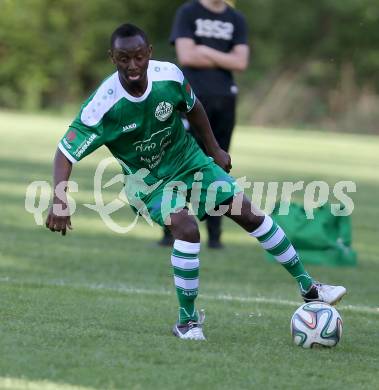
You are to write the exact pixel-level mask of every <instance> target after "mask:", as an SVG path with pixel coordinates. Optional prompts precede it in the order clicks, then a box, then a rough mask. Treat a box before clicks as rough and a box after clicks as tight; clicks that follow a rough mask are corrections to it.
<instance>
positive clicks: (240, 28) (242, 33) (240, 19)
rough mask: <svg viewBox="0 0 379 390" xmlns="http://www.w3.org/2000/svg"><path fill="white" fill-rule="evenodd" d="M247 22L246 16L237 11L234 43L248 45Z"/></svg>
mask: <svg viewBox="0 0 379 390" xmlns="http://www.w3.org/2000/svg"><path fill="white" fill-rule="evenodd" d="M247 44H248V39H247V24H246V21H245V18H244V16H243V15H242V14H241V13H240V12H236V22H235V28H234V34H233V45H234V46H235V45H247Z"/></svg>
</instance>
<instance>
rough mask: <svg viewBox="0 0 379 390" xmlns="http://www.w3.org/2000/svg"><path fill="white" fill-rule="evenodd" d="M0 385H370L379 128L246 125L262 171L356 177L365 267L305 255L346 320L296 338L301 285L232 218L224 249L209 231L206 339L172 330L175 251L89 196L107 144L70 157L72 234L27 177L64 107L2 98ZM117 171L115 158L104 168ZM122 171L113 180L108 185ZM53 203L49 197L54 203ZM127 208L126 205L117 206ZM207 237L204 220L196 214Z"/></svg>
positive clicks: (40, 165)
mask: <svg viewBox="0 0 379 390" xmlns="http://www.w3.org/2000/svg"><path fill="white" fill-rule="evenodd" d="M0 121H1V122H0V123H1V127H0V136H1V146H0V150H1V153H0V179H1V180H0V205H1V206H0V215H1V224H0V267H1V268H0V357H1V359H0V389H38V390H45V389H74V388H75V389H79V388H82V389H83V388H84V389H153V388H154V389H178V388H205V389H216V388H217V389H231V388H233V389H251V388H257V389H263V388H264V389H276V388H277V389H303V388H304V387H305V388H307V389H329V388H341V389H342V388H343V389H358V388H359V389H373V388H378V385H379V379H378V374H377V368H378V366H379V358H378V356H379V355H378V350H379V341H378V340H379V333H378V320H379V310H378V309H376V308H377V307H378V288H377V284H378V283H377V275H379V256H378V254H379V249H378V243H377V239H378V233H379V229H378V223H377V221H378V219H379V211H378V207H377V199H378V195H379V183H378V170H379V163H378V159H377V151H378V150H379V138H377V137H372V136H371V137H369V136H358V135H344V134H334V133H322V132H310V131H307V132H297V131H291V130H283V131H278V130H269V129H259V128H255V129H254V128H239V129H238V130H237V131H236V133H235V138H234V140H233V149H232V157H233V166H234V169H233V174H234V175H235V176H237V177H239V176H244V175H246V176H247V178H248V179H250V180H251V181H252V180H256V181H266V182H267V181H275V180H280V181H298V180H304V181H305V182H310V181H312V180H325V181H327V182H328V183H330V184H334V183H335V182H337V181H339V180H353V181H355V182H356V183H357V193H355V194H353V196H352V197H353V200H354V203H355V210H354V213H353V216H352V218H353V234H354V247H355V248H356V249H357V251H358V254H359V263H358V266H357V267H355V268H332V267H317V266H312V267H308V268H309V270H310V272H311V273H312V274H313V275H314V276H315V277H316V278H317V279H319V280H322V281H325V282H338V283H341V284H344V285H346V286H347V288H348V290H349V295H348V296H347V297H346V299H345V301H344V303H343V305H341V306H340V309H339V310H340V313H341V315H342V317H343V319H344V335H343V338H342V341H341V343H340V345H338V347H337V348H335V349H332V350H302V349H301V348H298V347H295V346H294V345H293V344H292V342H291V338H290V335H289V319H290V317H291V315H292V313H293V311H294V310H295V308H296V306H297V305H299V304H300V303H301V302H300V300H299V296H298V293H297V289H296V286H295V284H294V282H293V281H292V280H291V278H290V277H289V276H288V274H287V273H286V272H285V271H284V270H283V269H282V268H281V267H280V266H278V265H276V264H271V263H269V262H267V261H266V260H265V258H264V253H263V251H262V250H261V249H260V248H259V247H258V245H257V244H256V243H255V242H254V241H253V240H251V239H249V238H248V237H246V234H245V233H244V232H242V231H241V230H240V229H239V228H238V227H237V226H234V225H233V224H232V223H231V222H230V221H226V223H225V243H226V249H225V250H224V251H221V252H211V251H209V250H208V249H207V248H206V247H205V246H204V248H203V250H202V254H201V261H202V268H201V294H200V296H199V299H198V306H199V307H204V308H205V309H206V313H207V321H206V326H205V332H206V335H207V337H208V341H207V342H205V343H196V342H181V341H179V340H177V339H175V338H174V337H172V336H171V334H170V328H171V326H172V324H173V322H174V321H175V318H176V314H177V312H176V306H177V303H176V297H175V294H174V289H173V286H172V277H171V270H170V260H169V255H170V251H169V250H168V249H162V248H159V247H157V246H156V245H155V242H156V241H157V239H158V238H159V236H160V229H159V228H158V227H155V228H151V227H150V226H148V225H147V224H146V223H144V222H143V221H141V222H140V223H139V224H138V226H137V228H136V229H134V230H133V231H132V232H130V233H128V234H126V235H119V234H116V233H113V232H111V231H110V230H109V229H108V228H107V227H106V226H105V225H104V223H103V222H102V220H101V219H100V217H99V216H98V215H97V214H95V213H94V212H93V211H91V210H88V209H87V208H85V207H84V206H83V204H84V203H94V201H93V195H92V188H93V183H92V180H93V179H92V177H93V174H94V171H95V169H96V164H97V163H98V161H100V159H101V158H102V157H104V156H108V152H107V151H106V150H99V151H98V152H97V153H95V154H94V155H92V156H90V157H88V158H87V159H85V160H84V161H83V162H82V163H80V164H79V165H77V166H75V168H74V172H73V175H72V179H73V180H76V181H77V182H78V184H79V193H77V194H73V197H74V198H75V200H76V201H77V203H78V208H77V212H76V214H75V215H74V217H73V225H74V231H73V232H70V233H69V235H68V236H67V237H61V236H58V235H57V234H52V233H51V232H49V231H48V230H46V229H45V228H43V227H41V226H36V225H35V223H34V219H33V216H32V215H31V214H29V213H27V212H26V211H25V208H24V202H25V191H26V187H27V186H28V184H29V183H30V182H32V181H33V180H47V181H51V170H52V164H51V160H52V158H53V155H54V152H55V147H56V144H57V141H58V140H59V138H60V136H61V134H62V133H63V131H64V130H65V128H66V126H67V124H68V123H69V121H70V120H69V119H68V118H54V117H48V116H35V115H21V114H14V113H5V112H3V113H0ZM116 172H118V169H117V167H116V165H114V166H113V167H112V169H111V171H110V172H108V175H109V176H111V175H112V174H115V173H116ZM119 190H120V188H119V187H117V186H113V187H110V188H109V189H108V190H107V199H109V200H111V199H112V197H114V196H116V195H117V193H118V191H119ZM45 214H46V213H45ZM132 216H133V215H132V213H131V212H130V211H129V210H128V209H126V208H124V209H122V210H120V211H119V212H117V218H116V219H117V221H119V222H120V224H125V225H126V223H127V221H130V220H131V218H132ZM201 231H202V235H203V237H204V238H205V237H206V235H205V234H204V227H203V226H201Z"/></svg>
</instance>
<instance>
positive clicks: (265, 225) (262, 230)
mask: <svg viewBox="0 0 379 390" xmlns="http://www.w3.org/2000/svg"><path fill="white" fill-rule="evenodd" d="M273 224H274V221H273V220H272V218H271V217H270V216H268V215H265V219H264V220H263V222H262V223H261V226H259V227H258V228H257V229H255V230H254V231H253V232H251V233H249V234H250V236H253V237H261V236H263V235H264V234H266V233H268V232H269V231H270V229H271V228H272V225H273Z"/></svg>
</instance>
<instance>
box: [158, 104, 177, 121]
mask: <svg viewBox="0 0 379 390" xmlns="http://www.w3.org/2000/svg"><path fill="white" fill-rule="evenodd" d="M173 109H174V108H173V106H172V104H171V103H168V102H160V103H159V104H158V106H157V108H156V110H155V117H156V118H157V119H158V120H159V121H161V122H164V121H165V120H167V119H168V118H169V117H170V116H171V114H172V111H173Z"/></svg>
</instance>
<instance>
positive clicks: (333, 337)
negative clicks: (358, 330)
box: [291, 302, 343, 348]
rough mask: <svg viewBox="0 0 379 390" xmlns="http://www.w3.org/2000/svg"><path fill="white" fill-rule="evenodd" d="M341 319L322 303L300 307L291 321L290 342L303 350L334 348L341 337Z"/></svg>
mask: <svg viewBox="0 0 379 390" xmlns="http://www.w3.org/2000/svg"><path fill="white" fill-rule="evenodd" d="M342 326H343V323H342V318H341V316H340V314H339V313H338V311H337V310H336V309H335V308H334V307H332V306H330V305H328V304H327V303H323V302H309V303H304V305H301V306H300V307H299V308H298V309H297V310H296V311H295V313H294V314H293V316H292V319H291V334H292V340H293V341H294V343H295V344H296V345H299V346H301V347H303V348H313V347H320V346H321V347H335V346H336V345H337V344H338V343H339V341H340V339H341V336H342Z"/></svg>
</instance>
